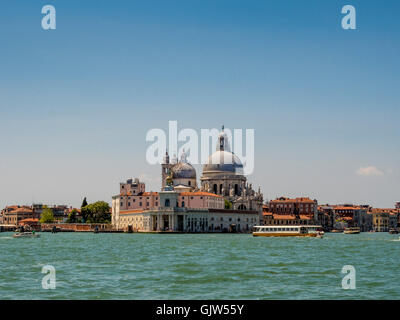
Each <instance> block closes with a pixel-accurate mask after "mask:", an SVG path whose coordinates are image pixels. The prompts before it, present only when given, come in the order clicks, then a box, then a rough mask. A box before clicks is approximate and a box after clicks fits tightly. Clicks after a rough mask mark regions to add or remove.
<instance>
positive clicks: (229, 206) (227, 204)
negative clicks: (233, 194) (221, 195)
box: [225, 199, 232, 209]
mask: <svg viewBox="0 0 400 320" xmlns="http://www.w3.org/2000/svg"><path fill="white" fill-rule="evenodd" d="M225 209H232V203H231V202H230V201H229V200H226V199H225Z"/></svg>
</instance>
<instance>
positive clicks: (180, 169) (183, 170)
mask: <svg viewBox="0 0 400 320" xmlns="http://www.w3.org/2000/svg"><path fill="white" fill-rule="evenodd" d="M172 177H173V178H174V179H196V170H195V169H194V168H193V166H192V165H191V164H189V163H187V162H178V163H177V164H176V165H174V166H173V167H172Z"/></svg>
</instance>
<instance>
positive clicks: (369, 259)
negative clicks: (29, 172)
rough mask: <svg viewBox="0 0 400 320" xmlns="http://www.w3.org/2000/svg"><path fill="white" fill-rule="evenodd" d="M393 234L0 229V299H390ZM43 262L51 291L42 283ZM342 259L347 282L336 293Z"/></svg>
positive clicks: (397, 291) (398, 280) (399, 280)
mask: <svg viewBox="0 0 400 320" xmlns="http://www.w3.org/2000/svg"><path fill="white" fill-rule="evenodd" d="M397 239H398V235H389V234H387V233H362V234H359V235H344V234H327V235H326V236H325V238H323V239H311V238H258V237H256V238H254V237H252V236H251V235H246V234H170V235H168V234H104V233H100V234H93V233H57V234H51V233H41V237H40V238H37V239H14V238H12V233H0V270H1V272H0V299H399V298H400V272H399V262H400V259H399V250H400V241H398V240H397ZM44 265H52V266H54V267H55V269H56V279H57V287H56V289H55V290H44V289H42V284H41V283H42V278H43V277H44V276H45V275H44V274H42V273H41V271H42V267H43V266H44ZM344 265H353V266H354V267H355V268H356V289H355V290H344V289H342V286H341V283H342V278H343V276H344V275H343V274H341V269H342V267H343V266H344Z"/></svg>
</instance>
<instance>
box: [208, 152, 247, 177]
mask: <svg viewBox="0 0 400 320" xmlns="http://www.w3.org/2000/svg"><path fill="white" fill-rule="evenodd" d="M211 172H227V173H233V174H243V164H242V162H241V161H240V159H239V157H238V156H237V155H235V154H234V153H232V152H229V151H223V150H220V151H216V152H214V153H213V154H212V155H211V156H209V157H208V161H207V163H206V164H205V165H204V166H203V174H204V173H211Z"/></svg>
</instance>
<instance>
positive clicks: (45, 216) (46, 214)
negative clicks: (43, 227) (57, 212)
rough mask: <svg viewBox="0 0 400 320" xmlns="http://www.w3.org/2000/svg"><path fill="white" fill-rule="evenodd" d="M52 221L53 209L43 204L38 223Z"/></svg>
mask: <svg viewBox="0 0 400 320" xmlns="http://www.w3.org/2000/svg"><path fill="white" fill-rule="evenodd" d="M53 221H54V214H53V210H51V209H50V208H47V207H46V206H44V208H43V211H42V214H41V216H40V223H51V222H53Z"/></svg>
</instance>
